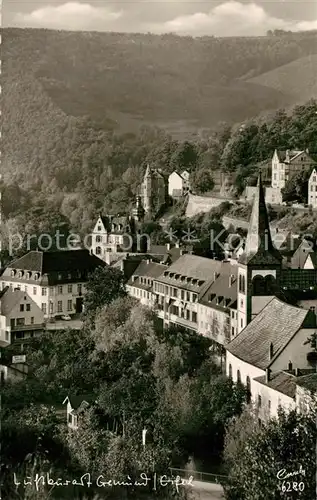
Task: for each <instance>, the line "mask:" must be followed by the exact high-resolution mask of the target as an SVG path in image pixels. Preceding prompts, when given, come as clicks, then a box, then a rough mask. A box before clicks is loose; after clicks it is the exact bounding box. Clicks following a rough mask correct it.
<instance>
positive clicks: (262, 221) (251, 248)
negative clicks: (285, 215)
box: [239, 174, 282, 264]
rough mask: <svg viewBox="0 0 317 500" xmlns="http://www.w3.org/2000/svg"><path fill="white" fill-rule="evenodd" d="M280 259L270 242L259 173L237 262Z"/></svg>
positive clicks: (262, 261)
mask: <svg viewBox="0 0 317 500" xmlns="http://www.w3.org/2000/svg"><path fill="white" fill-rule="evenodd" d="M281 261H282V256H281V254H280V253H279V251H278V250H277V249H276V248H275V246H274V245H273V242H272V237H271V231H270V225H269V218H268V214H267V209H266V204H265V196H264V189H263V184H262V180H261V174H260V175H259V178H258V185H257V191H256V193H255V196H254V200H253V205H252V213H251V218H250V223H249V230H248V235H247V239H246V243H245V250H244V252H243V254H242V255H241V257H240V258H239V262H240V263H241V264H248V263H250V262H252V264H257V263H261V264H263V263H268V264H273V263H275V264H277V263H280V262H281Z"/></svg>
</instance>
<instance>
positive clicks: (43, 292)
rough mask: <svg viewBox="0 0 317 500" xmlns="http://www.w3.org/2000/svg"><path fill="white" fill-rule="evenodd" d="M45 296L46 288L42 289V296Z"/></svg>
mask: <svg viewBox="0 0 317 500" xmlns="http://www.w3.org/2000/svg"><path fill="white" fill-rule="evenodd" d="M45 295H47V288H42V296H45Z"/></svg>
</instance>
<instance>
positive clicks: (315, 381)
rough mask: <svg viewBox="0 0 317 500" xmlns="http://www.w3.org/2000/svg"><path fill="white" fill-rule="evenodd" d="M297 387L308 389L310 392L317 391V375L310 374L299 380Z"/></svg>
mask: <svg viewBox="0 0 317 500" xmlns="http://www.w3.org/2000/svg"><path fill="white" fill-rule="evenodd" d="M297 385H300V386H302V387H304V388H305V389H308V390H309V391H312V392H316V391H317V373H310V374H309V375H304V376H302V377H299V378H298V379H297Z"/></svg>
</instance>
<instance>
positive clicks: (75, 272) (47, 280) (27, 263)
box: [0, 250, 106, 318]
mask: <svg viewBox="0 0 317 500" xmlns="http://www.w3.org/2000/svg"><path fill="white" fill-rule="evenodd" d="M104 265H106V264H104V263H103V262H102V261H101V260H100V259H98V258H97V257H95V256H93V255H90V253H89V251H88V250H65V251H60V252H42V251H31V252H28V253H27V254H26V255H24V256H23V257H21V258H20V259H17V260H15V261H13V262H11V263H10V264H9V265H8V267H7V268H6V269H5V270H4V272H3V273H2V275H1V278H0V281H1V288H2V290H4V289H5V288H6V287H9V288H10V289H11V290H14V289H18V290H21V291H22V292H26V293H27V294H28V295H29V297H30V298H31V299H32V300H33V301H34V302H35V304H37V306H38V307H39V308H40V309H41V310H42V312H43V314H44V318H55V317H61V316H63V315H65V314H68V315H74V314H79V313H81V312H82V311H83V298H84V294H85V285H86V283H87V281H88V279H89V274H90V273H91V272H93V271H94V270H95V269H96V268H97V267H100V266H104Z"/></svg>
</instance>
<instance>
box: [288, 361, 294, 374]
mask: <svg viewBox="0 0 317 500" xmlns="http://www.w3.org/2000/svg"><path fill="white" fill-rule="evenodd" d="M288 371H289V372H291V371H293V363H292V362H291V361H289V362H288Z"/></svg>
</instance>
